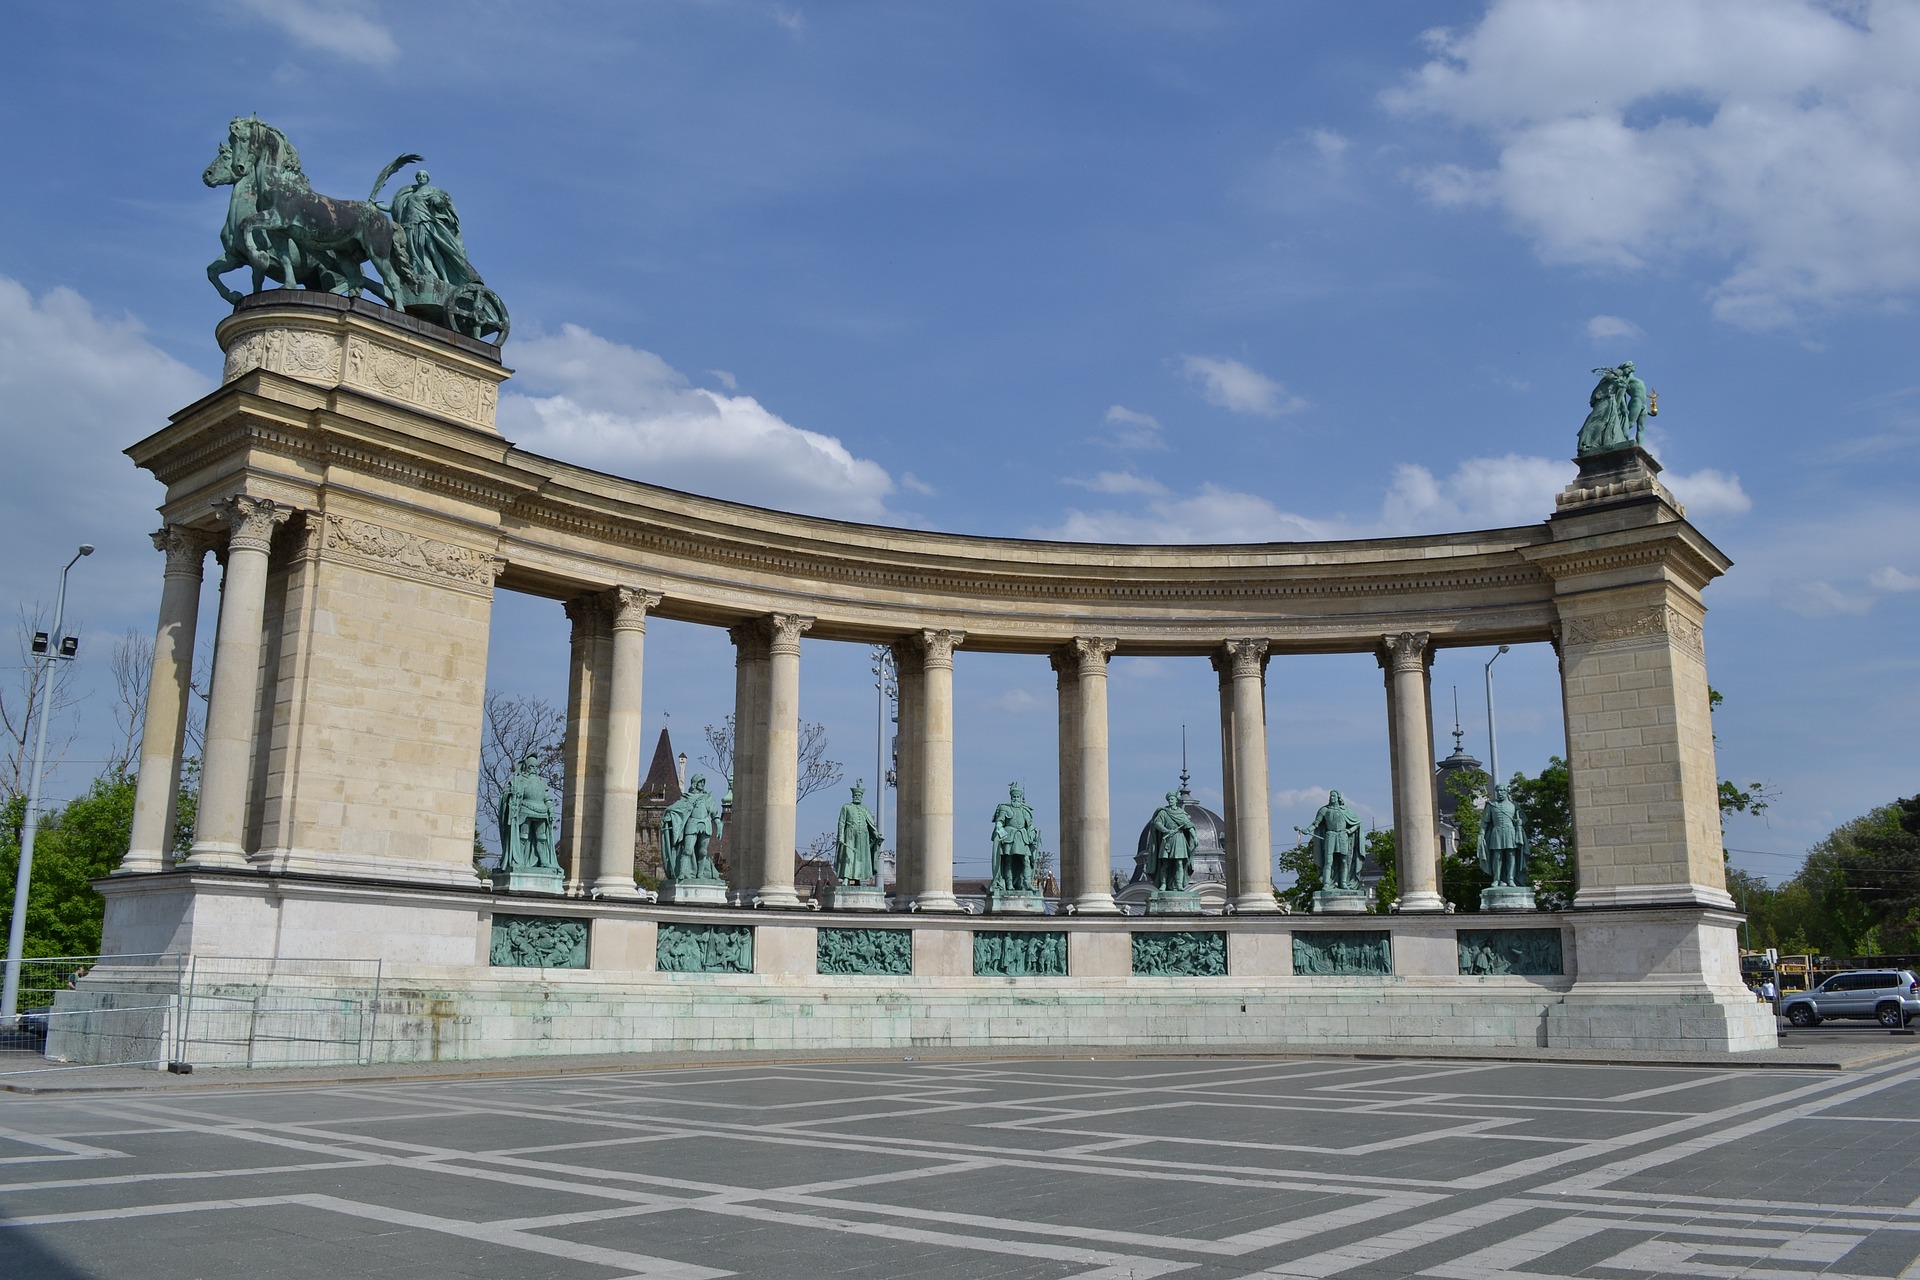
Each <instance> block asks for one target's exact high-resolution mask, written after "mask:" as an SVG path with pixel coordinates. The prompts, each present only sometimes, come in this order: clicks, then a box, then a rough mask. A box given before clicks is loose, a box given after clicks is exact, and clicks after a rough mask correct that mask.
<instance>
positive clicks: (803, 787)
mask: <svg viewBox="0 0 1920 1280" xmlns="http://www.w3.org/2000/svg"><path fill="white" fill-rule="evenodd" d="M733 729H734V726H733V715H732V713H728V715H727V717H726V719H724V720H722V721H721V722H720V723H719V724H710V725H708V726H706V735H707V754H706V755H703V756H701V757H700V763H701V764H704V765H708V766H710V767H711V768H713V769H714V770H715V771H716V772H717V773H719V774H720V775H721V776H722V777H724V778H728V779H731V778H732V777H733V760H734V745H733V739H734V732H733ZM799 755H800V769H799V786H798V790H797V794H796V795H795V799H798V800H805V799H806V798H807V797H808V796H810V795H812V794H813V793H814V792H816V791H820V790H823V789H825V788H827V787H830V786H832V785H833V784H834V783H836V782H838V781H840V779H841V778H842V777H844V776H845V773H844V770H843V769H842V767H841V764H840V762H839V761H838V760H830V759H828V758H827V727H826V726H825V725H823V724H820V723H818V722H814V721H807V720H803V721H801V722H800V752H799Z"/></svg>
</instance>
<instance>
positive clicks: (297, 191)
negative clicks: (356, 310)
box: [200, 116, 420, 306]
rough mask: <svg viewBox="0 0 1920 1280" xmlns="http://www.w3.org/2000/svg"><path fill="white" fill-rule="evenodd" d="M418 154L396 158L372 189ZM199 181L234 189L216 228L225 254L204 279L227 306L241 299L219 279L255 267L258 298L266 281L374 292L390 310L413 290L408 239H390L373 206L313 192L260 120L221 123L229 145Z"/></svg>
mask: <svg viewBox="0 0 1920 1280" xmlns="http://www.w3.org/2000/svg"><path fill="white" fill-rule="evenodd" d="M419 158H420V157H418V156H412V155H405V156H401V157H399V158H398V159H396V160H395V161H394V162H393V163H392V164H390V165H389V166H387V168H386V170H385V171H384V172H383V173H382V174H381V175H380V179H379V182H377V183H376V184H375V186H374V190H375V191H378V190H379V187H380V184H381V183H384V182H385V181H386V180H387V178H389V177H391V176H392V174H393V173H394V171H395V170H397V169H399V168H400V166H402V165H404V164H410V163H412V162H413V161H415V160H418V159H419ZM200 180H201V181H202V182H204V183H206V184H207V185H208V186H209V187H224V186H231V187H232V188H233V196H232V198H231V199H230V200H229V201H228V202H227V220H226V224H225V225H224V226H223V227H222V228H221V229H220V247H221V249H222V253H221V255H220V256H219V257H218V258H215V259H214V260H213V261H212V262H210V263H208V264H207V279H209V280H211V281H212V282H213V287H214V288H215V289H218V290H219V291H220V296H221V297H223V298H225V299H226V300H227V301H228V302H232V303H238V302H239V301H240V298H241V295H240V294H239V293H236V292H235V291H234V290H232V289H229V288H228V287H227V286H226V284H225V282H223V281H222V280H221V279H220V277H221V276H222V275H224V274H226V273H227V272H229V271H233V270H236V269H238V268H240V267H249V268H251V269H252V271H253V287H254V290H255V291H256V292H258V291H259V289H260V286H261V284H262V283H263V282H264V281H265V280H268V279H273V280H278V281H279V282H280V283H281V284H282V285H285V286H288V287H291V286H293V285H296V284H297V285H301V286H304V287H305V288H308V289H322V290H325V291H327V292H329V293H338V294H344V295H345V296H347V297H350V298H355V297H359V296H360V294H361V293H363V292H366V293H371V294H373V295H374V296H375V297H377V298H379V299H380V300H381V301H382V302H385V303H387V304H388V305H389V306H397V305H399V304H398V303H396V301H395V299H396V297H399V296H402V295H403V294H404V293H407V292H412V291H413V290H414V288H415V286H416V283H417V282H416V277H415V273H414V270H413V266H412V264H411V263H410V262H409V261H408V258H407V246H406V242H405V240H404V239H403V238H401V237H399V236H397V235H395V234H394V226H393V223H392V221H391V220H390V219H388V217H387V216H386V215H385V214H384V213H382V212H380V210H379V209H377V208H375V207H374V205H373V203H372V202H371V201H370V200H336V199H334V198H333V197H331V196H323V195H320V194H318V193H317V192H315V191H314V189H313V187H312V186H311V185H310V184H309V183H308V182H307V175H306V174H305V172H303V171H302V170H301V168H300V153H299V152H298V151H296V150H295V149H294V146H293V144H292V143H291V142H289V141H287V135H286V134H284V133H282V132H280V130H278V129H276V128H274V127H273V126H272V125H270V124H267V123H266V122H265V121H263V120H261V119H259V118H258V117H257V116H240V117H238V118H236V119H235V120H234V121H233V122H232V123H231V124H230V125H228V126H227V140H226V141H225V142H223V143H221V144H220V150H219V153H218V154H217V155H215V156H214V158H213V163H212V164H210V165H208V166H207V168H206V172H205V173H203V174H201V175H200ZM362 262H371V263H373V267H374V270H375V271H377V272H378V273H379V275H380V279H379V280H378V281H374V280H370V279H368V278H367V276H366V275H365V273H363V272H362V271H361V270H360V264H361V263H362Z"/></svg>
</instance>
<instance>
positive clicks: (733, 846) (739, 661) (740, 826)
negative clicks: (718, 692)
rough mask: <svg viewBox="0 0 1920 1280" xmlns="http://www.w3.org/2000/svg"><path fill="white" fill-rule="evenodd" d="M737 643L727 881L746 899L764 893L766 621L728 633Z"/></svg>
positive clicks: (747, 624) (745, 623)
mask: <svg viewBox="0 0 1920 1280" xmlns="http://www.w3.org/2000/svg"><path fill="white" fill-rule="evenodd" d="M727 635H728V636H729V637H731V638H732V640H733V647H734V666H733V809H732V811H731V812H730V813H729V814H728V816H727V821H728V823H730V824H731V825H730V826H729V827H728V828H727V883H728V884H729V885H730V886H732V888H733V890H734V891H735V892H736V893H739V894H740V895H741V896H742V897H744V898H747V899H749V900H750V899H751V898H752V897H753V895H754V894H756V893H758V892H759V891H760V880H761V876H760V837H761V828H762V826H763V825H764V821H765V820H764V818H763V817H762V809H761V804H760V797H761V795H762V794H763V792H764V790H765V788H764V787H763V786H762V785H761V777H760V759H761V747H762V745H763V740H764V739H765V737H766V732H767V715H766V710H767V709H766V701H767V627H766V622H765V620H764V619H759V618H756V619H754V620H753V621H751V622H743V623H741V624H740V625H739V626H737V627H734V628H733V629H731V630H730V631H728V632H727Z"/></svg>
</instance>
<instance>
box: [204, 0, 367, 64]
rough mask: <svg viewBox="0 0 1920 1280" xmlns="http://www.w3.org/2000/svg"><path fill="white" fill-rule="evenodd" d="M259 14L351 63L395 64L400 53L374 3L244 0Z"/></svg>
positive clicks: (297, 36) (310, 46) (310, 0)
mask: <svg viewBox="0 0 1920 1280" xmlns="http://www.w3.org/2000/svg"><path fill="white" fill-rule="evenodd" d="M240 2H241V5H242V7H244V8H245V9H246V10H247V11H248V12H249V13H252V14H253V15H254V16H255V17H257V18H260V19H261V20H263V21H265V22H269V23H272V24H273V25H274V26H276V27H278V28H280V30H281V31H283V32H285V33H286V34H287V35H290V36H292V37H293V38H294V39H295V40H298V41H299V42H300V43H301V44H304V45H306V46H308V47H309V48H313V49H317V50H319V51H320V52H322V53H328V54H332V55H333V56H334V57H336V58H342V59H345V60H346V61H348V62H364V63H365V64H367V65H368V66H370V67H386V66H391V65H392V64H393V61H394V60H395V59H396V58H398V57H399V56H400V46H399V45H398V44H396V43H394V39H393V33H392V32H391V31H389V30H388V29H387V27H386V24H385V23H383V22H381V21H380V20H379V18H378V17H377V16H375V15H376V10H375V9H374V8H373V6H372V5H370V4H363V3H359V2H358V0H240Z"/></svg>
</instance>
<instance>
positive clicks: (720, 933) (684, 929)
mask: <svg viewBox="0 0 1920 1280" xmlns="http://www.w3.org/2000/svg"><path fill="white" fill-rule="evenodd" d="M653 958H654V963H655V966H656V967H657V968H658V969H659V970H660V972H662V973H752V972H753V927H752V926H751V925H733V924H662V925H661V926H660V932H659V933H658V934H657V935H656V941H655V944H654V955H653Z"/></svg>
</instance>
